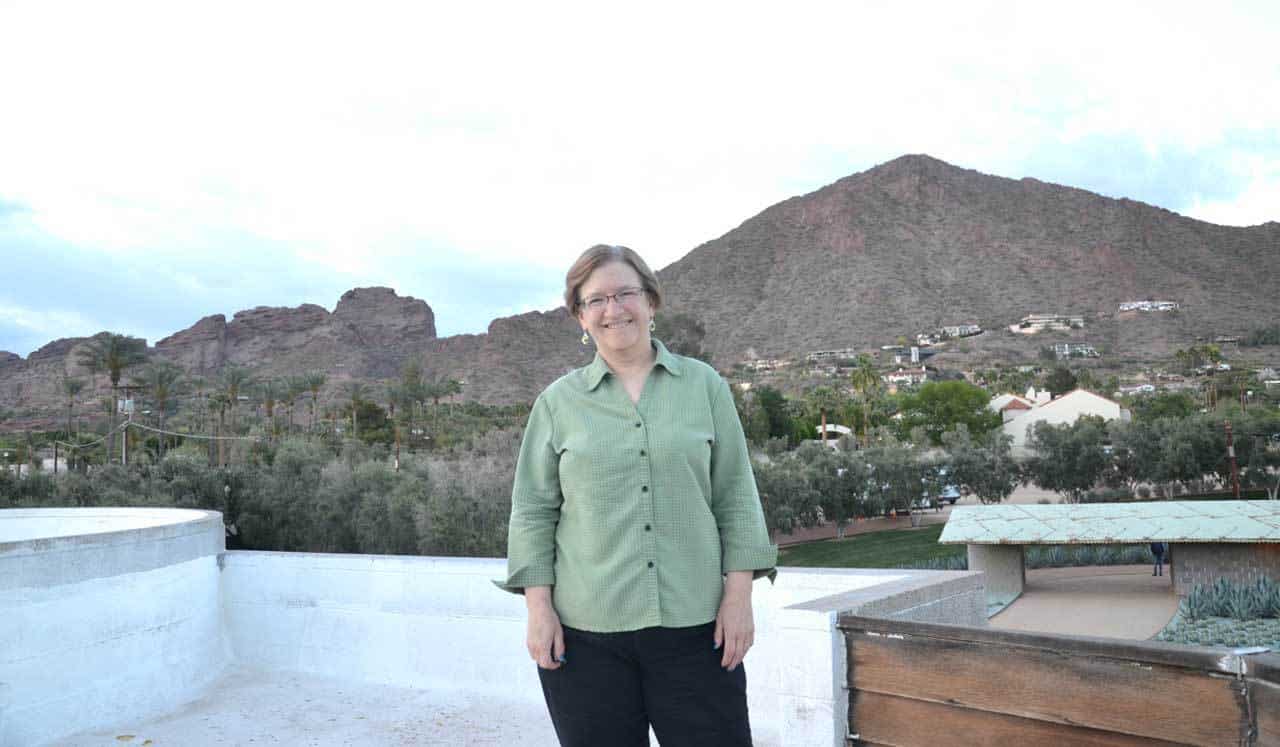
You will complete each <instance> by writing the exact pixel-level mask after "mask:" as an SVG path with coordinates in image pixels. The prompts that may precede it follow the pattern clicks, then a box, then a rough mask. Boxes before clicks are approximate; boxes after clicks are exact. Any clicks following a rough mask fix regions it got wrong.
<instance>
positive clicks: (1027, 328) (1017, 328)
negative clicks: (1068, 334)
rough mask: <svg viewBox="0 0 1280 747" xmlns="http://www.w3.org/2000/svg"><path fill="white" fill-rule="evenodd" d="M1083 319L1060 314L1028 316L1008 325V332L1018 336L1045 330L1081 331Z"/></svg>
mask: <svg viewBox="0 0 1280 747" xmlns="http://www.w3.org/2000/svg"><path fill="white" fill-rule="evenodd" d="M1083 327H1084V317H1082V316H1064V315H1062V314H1028V315H1026V316H1024V317H1022V319H1021V321H1019V322H1018V323H1017V324H1011V325H1009V331H1010V332H1014V333H1016V334H1020V335H1034V334H1036V333H1037V332H1043V331H1045V330H1047V329H1048V330H1071V329H1082V328H1083Z"/></svg>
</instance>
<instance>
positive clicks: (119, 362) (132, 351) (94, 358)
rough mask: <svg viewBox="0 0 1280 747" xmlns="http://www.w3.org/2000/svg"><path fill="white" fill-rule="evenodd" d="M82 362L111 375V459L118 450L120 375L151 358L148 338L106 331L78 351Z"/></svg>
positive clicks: (94, 369) (108, 453)
mask: <svg viewBox="0 0 1280 747" xmlns="http://www.w3.org/2000/svg"><path fill="white" fill-rule="evenodd" d="M76 358H77V361H78V362H79V363H80V365H82V366H84V367H85V368H87V369H89V370H90V371H95V372H96V371H106V372H107V376H108V378H110V379H111V422H110V425H109V426H108V433H110V434H111V436H110V438H108V440H107V461H110V459H111V454H113V453H114V452H115V433H114V431H115V428H116V410H117V409H118V405H117V404H116V402H117V399H116V394H117V391H118V390H119V387H120V375H121V374H122V373H124V370H125V369H126V368H129V367H130V366H133V365H136V364H138V363H142V362H143V361H145V360H146V359H147V341H146V340H143V339H141V338H138V337H130V336H128V335H120V334H116V333H115V332H103V333H102V334H100V335H98V336H97V337H94V338H92V339H90V340H89V342H88V343H86V344H85V347H82V348H80V349H79V350H77V351H76Z"/></svg>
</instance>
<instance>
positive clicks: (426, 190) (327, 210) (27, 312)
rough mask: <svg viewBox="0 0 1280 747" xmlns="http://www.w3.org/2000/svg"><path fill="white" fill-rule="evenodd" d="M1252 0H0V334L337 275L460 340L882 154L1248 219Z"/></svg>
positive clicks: (1223, 218) (1259, 30) (1260, 75)
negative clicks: (600, 250) (413, 302)
mask: <svg viewBox="0 0 1280 747" xmlns="http://www.w3.org/2000/svg"><path fill="white" fill-rule="evenodd" d="M1032 6H1034V7H1032ZM609 7H616V8H619V10H608V8H609ZM1277 8H1280V5H1278V4H1276V3H1274V2H1270V1H1267V2H1257V3H1240V4H1234V5H1227V4H1224V3H1218V2H1213V3H1209V2H1196V3H1187V4H1176V3H1170V2H1153V3H1135V2H1115V0H1108V2H1103V3H1096V4H1093V3H1079V2H1077V3H1070V4H1066V5H1064V4H1061V3H1053V4H1050V3H1025V2H1022V3H981V2H962V3H951V2H938V3H919V4H913V3H906V2H892V3H889V2H885V3H860V2H848V1H845V2H833V3H805V2H789V3H778V2H770V3H750V2H742V1H741V0H739V1H738V2H732V3H723V4H722V3H714V2H701V1H699V2H681V3H671V4H665V3H660V2H647V3H625V4H624V3H607V2H600V1H599V0H597V1H596V2H591V3H580V4H579V3H574V4H568V3H555V2H538V3H530V2H522V3H509V4H504V3H459V2H408V3H399V4H383V3H377V2H368V1H365V2H359V3H356V2H346V3H322V2H315V0H308V2H298V3H291V2H279V1H276V0H271V1H269V2H262V1H261V0H257V1H255V2H245V3H239V2H228V1H226V0H221V1H220V2H207V1H206V2H201V3H192V2H183V1H180V0H161V1H159V2H128V1H127V0H125V1H122V2H111V3H104V2H80V3H63V2H58V1H57V0H36V1H35V2H24V1H19V2H14V1H12V0H0V71H3V78H2V80H3V85H0V272H2V273H3V276H4V278H5V280H4V282H3V284H2V285H0V350H9V351H13V352H16V353H19V354H21V355H26V354H28V353H30V352H31V351H32V350H34V349H35V348H38V347H39V346H41V345H43V344H45V343H47V342H49V341H51V340H53V339H56V338H59V337H68V336H78V335H88V334H93V333H96V332H98V331H101V330H104V329H109V330H112V331H117V332H125V333H129V334H134V335H138V336H142V337H146V338H147V339H148V341H149V342H151V343H154V342H155V341H156V340H158V339H160V338H161V337H164V336H165V335H168V334H171V333H173V332H175V331H177V330H180V329H183V328H185V327H187V326H189V325H191V324H192V323H194V322H195V321H196V320H197V319H199V318H200V317H202V316H205V315H208V314H215V313H223V314H227V315H228V317H229V316H230V315H231V314H232V313H234V312H235V311H238V310H240V309H244V308H249V307H252V306H256V305H272V306H294V305H297V304H300V303H316V304H320V305H322V306H325V307H326V308H329V309H332V308H333V306H334V304H335V303H336V302H337V299H338V297H339V296H340V295H341V294H342V293H343V291H345V290H347V289H349V288H353V287H358V286H368V285H387V286H391V287H393V288H395V289H396V290H397V291H398V292H399V293H400V294H402V295H412V296H415V297H418V298H421V299H424V300H426V301H427V302H428V303H430V304H431V306H432V308H433V309H434V310H435V314H436V324H437V328H438V331H439V333H440V334H441V335H448V334H456V333H460V332H482V331H484V330H485V328H486V326H487V325H488V323H489V321H491V320H492V319H493V318H495V317H499V316H505V315H509V314H514V313H519V312H522V311H528V310H532V309H538V310H544V309H549V308H551V307H554V306H555V305H556V304H557V297H558V296H559V292H560V283H561V282H562V280H563V273H564V271H565V269H566V268H567V266H568V264H569V263H570V262H571V261H572V259H573V258H574V257H576V256H577V254H578V253H579V252H581V251H582V250H583V249H585V248H586V247H588V246H590V245H591V244H594V243H599V242H607V243H625V244H628V245H630V246H632V247H634V248H636V249H637V250H639V251H640V252H641V253H642V254H643V255H645V256H646V257H647V258H648V259H649V261H650V263H651V264H652V265H653V266H654V267H655V268H658V267H661V266H665V265H667V264H669V263H671V262H672V261H674V260H676V259H678V258H680V257H681V256H683V255H684V254H685V253H687V252H688V251H689V250H691V249H693V248H694V247H695V246H697V245H698V244H700V243H702V242H703V241H707V240H709V239H712V238H715V237H717V236H720V235H722V234H724V233H725V232H727V231H729V230H731V229H733V228H734V227H735V226H737V225H738V224H739V223H741V222H742V221H744V220H746V219H747V218H749V217H751V216H752V215H754V214H756V213H758V212H759V211H761V210H763V209H764V208H766V207H768V206H769V205H771V204H773V203H775V202H778V201H780V200H783V199H785V198H787V197H790V196H793V195H796V194H801V193H805V192H810V191H812V190H815V189H817V188H819V187H821V186H823V185H825V184H828V183H830V182H832V181H834V180H836V179H838V178H840V177H842V176H846V175H848V174H851V173H854V172H857V171H862V170H865V169H867V168H870V167H872V166H874V165H876V164H878V163H882V162H884V161H887V160H890V159H893V158H896V157H897V156H900V155H902V154H904V153H928V154H930V155H933V156H936V157H938V158H941V159H943V160H946V161H949V162H951V163H954V164H956V165H959V166H964V167H967V168H974V169H978V170H980V171H984V172H987V173H992V174H998V175H1002V176H1009V177H1015V178H1016V177H1023V176H1033V177H1036V178H1038V179H1042V180H1045V181H1052V182H1058V183H1063V184H1069V185H1072V186H1077V187H1081V188H1084V189H1089V190H1092V191H1096V192H1100V193H1102V194H1105V195H1110V196H1114V197H1129V198H1132V199H1137V200H1142V201H1144V202H1149V203H1152V204H1155V205H1159V206H1161V207H1165V208H1168V209H1170V210H1174V211H1176V212H1179V213H1182V214H1184V215H1190V216H1193V217H1196V218H1200V219H1203V220H1208V221H1212V222H1215V223H1223V224H1229V225H1252V224H1257V223H1262V222H1266V221H1268V220H1280V54H1278V53H1277V51H1276V45H1277V41H1276V40H1277V39H1280V10H1277Z"/></svg>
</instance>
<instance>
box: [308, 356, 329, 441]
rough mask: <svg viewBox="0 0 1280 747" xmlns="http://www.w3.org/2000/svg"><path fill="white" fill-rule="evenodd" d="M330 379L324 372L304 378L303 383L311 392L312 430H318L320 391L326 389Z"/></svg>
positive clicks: (315, 372) (314, 373) (313, 373)
mask: <svg viewBox="0 0 1280 747" xmlns="http://www.w3.org/2000/svg"><path fill="white" fill-rule="evenodd" d="M328 380H329V377H328V376H327V375H325V373H324V372H323V371H311V372H310V373H308V374H306V375H305V376H303V377H302V383H303V385H304V386H305V387H306V389H307V391H309V392H311V430H312V431H314V430H315V429H316V402H317V400H319V399H320V390H321V389H323V388H324V385H325V382H327V381H328Z"/></svg>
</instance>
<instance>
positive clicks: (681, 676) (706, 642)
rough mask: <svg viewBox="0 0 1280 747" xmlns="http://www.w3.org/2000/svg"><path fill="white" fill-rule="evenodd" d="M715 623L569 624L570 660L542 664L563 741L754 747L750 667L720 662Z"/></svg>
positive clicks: (604, 745) (570, 744)
mask: <svg viewBox="0 0 1280 747" xmlns="http://www.w3.org/2000/svg"><path fill="white" fill-rule="evenodd" d="M714 633H715V623H708V624H706V625H698V626H695V627H692V628H645V629H643V630H636V631H632V632H627V633H589V632H587V631H583V630H576V629H574V628H567V627H566V628H565V629H564V645H565V659H566V661H565V663H564V665H562V666H561V667H560V668H559V669H554V670H548V669H542V668H540V667H539V669H538V676H539V678H541V680H542V694H543V696H544V697H545V698H546V700H547V710H548V711H550V712H551V722H552V723H553V724H554V725H555V728H556V736H557V737H559V738H560V744H561V745H562V747H615V746H616V747H633V745H634V747H648V744H649V725H650V724H652V725H653V732H654V734H655V735H657V737H658V741H659V742H660V743H661V744H662V747H682V746H683V745H691V746H693V745H696V746H697V747H720V746H721V745H723V746H725V747H749V746H750V744H751V726H750V724H749V723H748V722H747V674H746V672H745V671H744V670H743V667H742V665H741V664H739V665H738V666H737V668H735V669H734V670H733V671H732V672H726V671H725V670H724V669H722V668H721V667H720V658H721V656H722V655H723V651H722V650H717V649H715V648H714V645H715V640H714V638H713V636H714Z"/></svg>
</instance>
